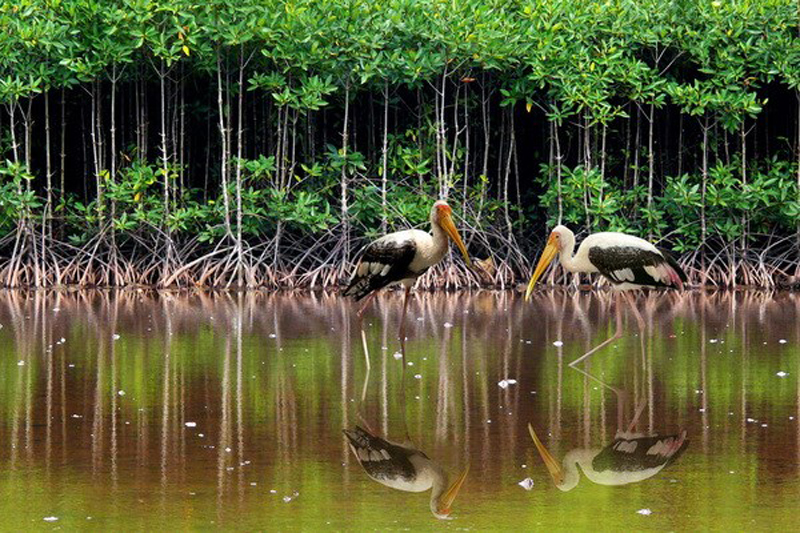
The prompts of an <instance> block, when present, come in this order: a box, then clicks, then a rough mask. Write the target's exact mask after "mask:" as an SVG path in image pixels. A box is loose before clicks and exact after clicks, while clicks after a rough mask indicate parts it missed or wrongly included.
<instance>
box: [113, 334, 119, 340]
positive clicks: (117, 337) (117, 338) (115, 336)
mask: <svg viewBox="0 0 800 533" xmlns="http://www.w3.org/2000/svg"><path fill="white" fill-rule="evenodd" d="M111 338H112V339H114V340H115V341H116V340H119V333H114V335H112V336H111Z"/></svg>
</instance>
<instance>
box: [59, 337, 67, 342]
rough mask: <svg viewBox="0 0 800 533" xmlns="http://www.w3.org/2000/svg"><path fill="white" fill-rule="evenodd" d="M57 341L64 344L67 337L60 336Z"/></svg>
mask: <svg viewBox="0 0 800 533" xmlns="http://www.w3.org/2000/svg"><path fill="white" fill-rule="evenodd" d="M58 342H60V343H61V344H64V343H65V342H67V339H65V338H64V337H61V339H60V340H59V341H58Z"/></svg>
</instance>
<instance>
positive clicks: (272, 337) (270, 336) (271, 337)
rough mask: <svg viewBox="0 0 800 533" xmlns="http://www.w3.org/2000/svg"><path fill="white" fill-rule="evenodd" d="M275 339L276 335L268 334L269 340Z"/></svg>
mask: <svg viewBox="0 0 800 533" xmlns="http://www.w3.org/2000/svg"><path fill="white" fill-rule="evenodd" d="M276 337H277V335H275V334H274V333H270V334H269V338H270V339H274V338H276Z"/></svg>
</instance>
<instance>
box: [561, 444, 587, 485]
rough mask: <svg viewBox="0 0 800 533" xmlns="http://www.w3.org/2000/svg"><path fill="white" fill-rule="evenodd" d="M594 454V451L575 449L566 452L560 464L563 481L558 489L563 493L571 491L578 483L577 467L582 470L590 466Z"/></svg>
mask: <svg viewBox="0 0 800 533" xmlns="http://www.w3.org/2000/svg"><path fill="white" fill-rule="evenodd" d="M595 454H596V452H595V451H594V450H587V449H585V448H576V449H574V450H570V451H569V452H567V455H565V456H564V461H563V462H562V465H563V468H564V481H563V482H562V483H561V485H558V488H559V489H560V490H562V491H564V492H566V491H568V490H572V489H574V488H575V487H577V486H578V481H580V473H579V472H578V465H580V466H581V468H583V469H584V470H585V469H586V468H587V465H591V462H592V459H593V458H594V456H595Z"/></svg>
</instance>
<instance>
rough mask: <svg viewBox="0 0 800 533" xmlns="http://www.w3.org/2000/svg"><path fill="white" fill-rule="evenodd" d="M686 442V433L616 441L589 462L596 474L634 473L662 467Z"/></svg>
mask: <svg viewBox="0 0 800 533" xmlns="http://www.w3.org/2000/svg"><path fill="white" fill-rule="evenodd" d="M688 445H689V441H688V440H686V431H682V432H681V434H680V435H669V436H666V437H639V438H635V439H623V438H617V439H616V440H614V442H612V443H611V444H610V445H609V446H607V447H605V448H603V450H602V451H601V452H600V453H598V454H597V455H596V456H595V458H594V459H593V460H592V467H593V468H594V469H595V470H596V471H597V472H603V471H606V470H611V471H612V472H638V471H641V470H647V469H650V468H658V467H660V466H666V465H667V464H669V463H671V462H672V461H674V460H675V459H677V458H678V456H680V454H681V453H683V450H685V449H686V446H688Z"/></svg>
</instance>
